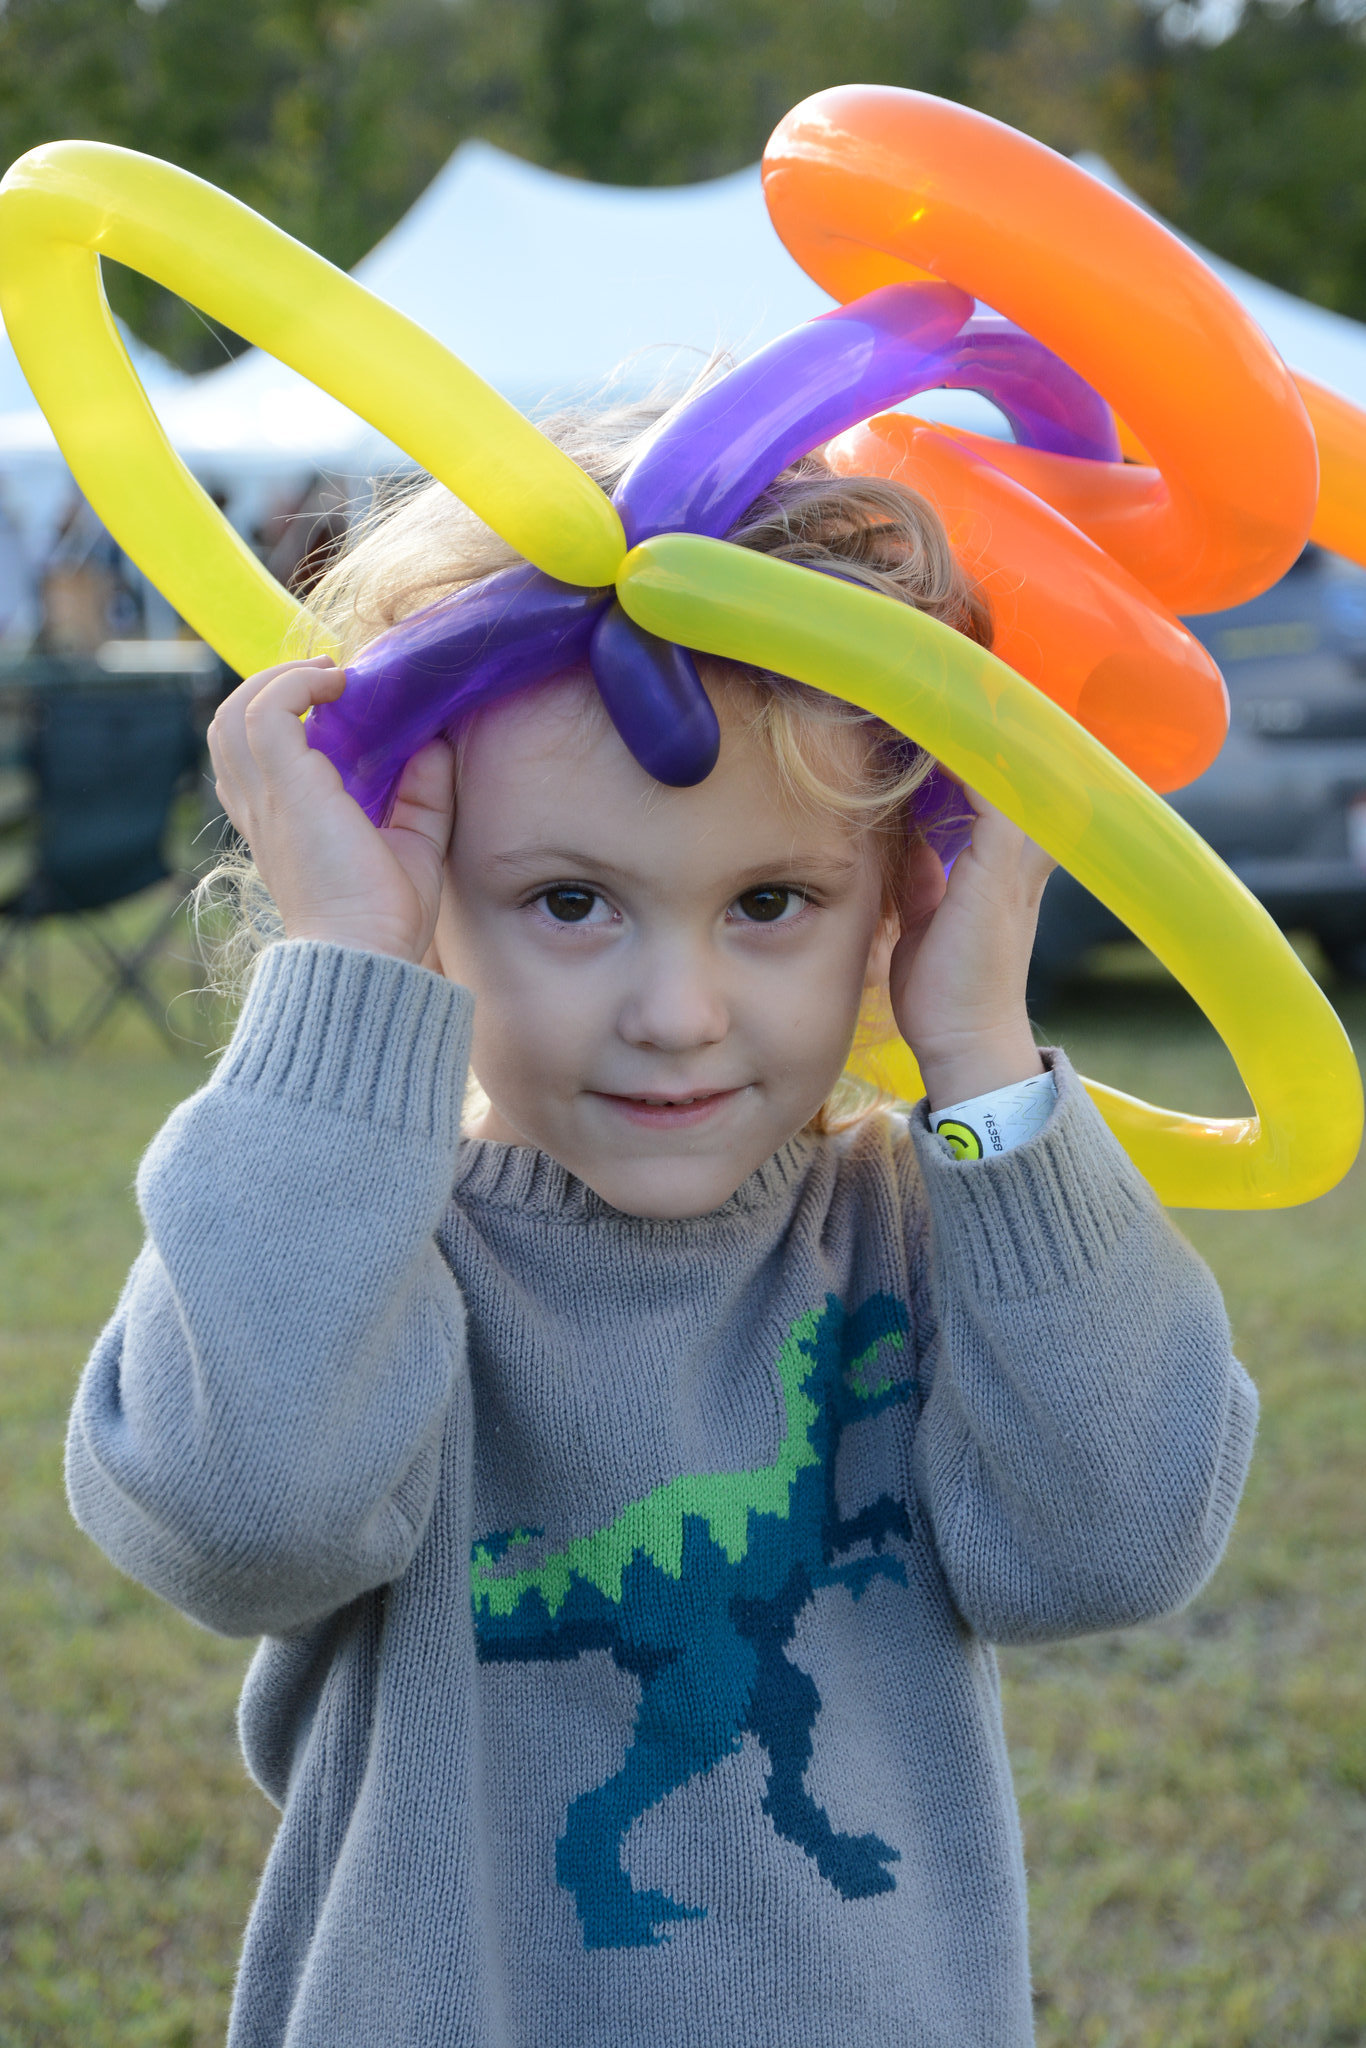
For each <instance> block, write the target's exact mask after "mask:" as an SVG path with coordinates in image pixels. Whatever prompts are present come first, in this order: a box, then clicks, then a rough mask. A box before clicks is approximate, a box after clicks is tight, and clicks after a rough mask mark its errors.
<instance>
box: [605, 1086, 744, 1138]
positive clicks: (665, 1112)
mask: <svg viewBox="0 0 1366 2048" xmlns="http://www.w3.org/2000/svg"><path fill="white" fill-rule="evenodd" d="M742 1092H743V1091H742V1090H741V1089H739V1088H699V1089H692V1090H687V1091H685V1090H683V1089H679V1090H678V1091H677V1092H676V1093H673V1094H665V1093H663V1092H662V1091H660V1092H651V1093H648V1094H641V1095H616V1094H609V1093H607V1092H606V1091H605V1090H604V1091H600V1092H599V1093H598V1100H599V1101H600V1102H605V1103H606V1104H607V1105H608V1107H609V1108H610V1109H612V1110H614V1111H615V1112H616V1114H617V1115H619V1116H622V1117H624V1118H625V1119H626V1120H627V1122H629V1123H633V1124H635V1125H636V1126H637V1127H638V1128H642V1129H647V1130H679V1129H684V1128H688V1127H690V1126H693V1125H696V1124H701V1123H705V1122H706V1121H707V1120H708V1118H710V1117H714V1116H719V1115H720V1114H721V1112H722V1111H723V1110H724V1109H725V1108H726V1106H727V1105H728V1104H729V1103H732V1102H734V1101H735V1100H736V1099H737V1098H738V1097H739V1096H740V1095H741V1093H742Z"/></svg>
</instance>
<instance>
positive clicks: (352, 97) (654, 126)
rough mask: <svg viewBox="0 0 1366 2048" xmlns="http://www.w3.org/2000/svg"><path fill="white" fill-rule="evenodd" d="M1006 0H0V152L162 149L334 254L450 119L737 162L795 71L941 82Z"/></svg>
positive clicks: (691, 159)
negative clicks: (798, 0)
mask: <svg viewBox="0 0 1366 2048" xmlns="http://www.w3.org/2000/svg"><path fill="white" fill-rule="evenodd" d="M1025 4H1026V0H821V4H817V5H801V4H796V5H794V4H793V0H232V4H231V6H225V5H224V4H223V0H159V4H152V0H143V4H141V5H139V4H137V0H8V4H7V5H6V4H5V0H0V162H9V161H11V160H12V159H13V158H14V157H16V156H18V155H19V154H20V153H21V152H22V151H23V150H25V149H28V148H31V147H32V146H33V145H34V144H35V143H38V142H43V141H47V140H50V139H51V138H53V137H55V136H73V135H74V136H87V137H91V138H94V139H96V140H100V141H107V142H117V143H123V144H125V145H127V146H129V147H132V148H136V149H144V150H148V151H150V152H151V153H152V154H153V155H156V156H164V157H167V158H169V159H170V160H171V161H172V162H174V163H178V164H181V165H183V166H184V167H185V168H186V169H188V170H192V171H195V172H197V173H198V174H199V175H200V176H201V177H205V178H209V179H211V180H212V181H213V182H214V183H215V184H218V185H221V186H223V187H224V188H225V189H226V190H227V191H229V192H233V193H235V194H236V195H237V196H238V197H239V198H241V199H244V200H245V201H246V202H247V203H248V204H249V205H251V206H255V207H257V208H259V209H260V211H261V212H263V213H265V214H266V215H268V216H269V218H270V219H272V220H274V221H276V222H278V223H279V225H280V226H281V227H284V228H286V229H288V230H289V232H290V233H291V234H295V235H298V236H299V237H300V238H301V239H302V240H304V241H306V242H309V243H310V244H311V245H312V246H313V247H315V248H317V249H321V250H322V251H323V253H324V254H325V255H327V256H329V257H331V258H332V260H333V261H334V262H337V263H340V264H343V265H349V264H352V263H354V262H355V261H356V260H357V259H358V258H359V257H360V256H362V255H363V254H364V253H365V251H366V250H367V249H368V248H370V247H371V246H372V245H373V243H374V242H375V241H377V240H378V238H379V237H380V235H381V234H383V233H384V231H385V230H386V229H387V228H389V227H391V226H392V225H393V223H394V222H395V221H396V220H397V219H398V218H399V216H400V215H401V214H402V212H403V211H404V209H405V208H406V207H407V206H408V205H410V204H411V202H412V201H413V200H414V199H415V198H416V197H417V195H418V193H419V192H420V191H421V190H422V189H423V187H424V185H426V183H427V182H428V180H429V179H430V178H431V177H432V176H433V175H434V173H435V172H436V171H437V170H438V169H439V168H440V166H441V165H442V164H443V163H444V162H445V160H446V158H447V156H448V155H449V154H450V152H451V150H452V149H453V148H454V147H455V146H456V144H457V143H458V142H459V141H460V140H461V139H462V138H463V137H464V136H466V135H471V134H478V135H483V136H485V137H487V138H489V139H490V140H492V141H495V142H500V143H502V144H503V145H504V146H505V147H507V148H510V149H513V150H516V151H517V152H518V153H520V154H521V155H523V156H526V157H529V158H531V159H532V160H533V161H536V162H539V163H544V164H548V165H550V166H552V167H554V168H557V169H562V170H566V171H570V172H573V173H576V174H578V175H581V176H584V177H590V178H594V179H599V180H603V181H606V182H609V183H611V182H618V183H628V184H668V183H674V182H679V181H683V180H687V179H690V178H702V177H708V176H713V175H718V174H720V173H722V172H725V171H730V170H735V169H738V168H739V166H741V165H742V164H746V163H752V162H753V161H754V159H755V157H757V156H758V154H759V152H760V150H761V149H762V147H763V144H764V140H765V137H766V136H767V134H768V132H769V130H770V128H771V127H772V126H773V124H774V122H775V121H776V120H777V119H778V118H779V116H780V115H781V114H782V113H783V112H784V111H785V110H786V108H787V107H789V106H790V105H792V104H793V102H794V101H796V100H798V99H801V98H802V97H803V96H804V95H805V94H807V93H809V92H813V91H816V90H817V89H818V88H819V87H821V86H823V85H827V84H830V83H831V82H832V81H834V80H838V79H842V78H851V77H854V78H858V77H864V78H871V79H878V80H886V81H888V82H892V83H898V84H909V85H920V86H924V87H926V88H927V89H928V90H930V91H932V92H947V93H951V94H953V93H957V94H961V93H962V91H963V89H964V85H965V81H966V78H967V68H968V64H969V61H970V59H971V57H972V54H973V52H974V51H975V50H977V49H979V48H981V47H983V46H984V45H989V44H991V43H993V42H996V41H999V40H1000V39H1001V37H1002V36H1003V35H1004V34H1006V33H1007V32H1008V31H1009V30H1011V29H1012V28H1013V27H1014V26H1015V25H1016V24H1017V23H1018V22H1019V21H1020V20H1021V18H1022V16H1023V12H1024V7H1025ZM110 296H111V298H112V299H113V300H114V302H115V304H116V307H117V309H118V310H119V311H121V312H122V313H124V314H125V316H126V317H127V318H128V319H129V320H130V322H131V324H132V325H133V327H134V328H135V329H136V330H137V331H138V333H140V334H141V335H142V336H143V337H144V339H146V340H148V341H150V342H151V343H152V344H153V346H155V347H158V348H160V349H162V350H163V351H164V352H165V353H166V354H168V355H170V356H171V357H173V358H174V359H175V360H176V361H178V362H180V363H182V364H183V365H185V367H187V368H192V369H198V368H203V367H205V366H207V365H208V364H210V363H212V362H214V361H217V360H220V359H221V357H222V354H223V351H224V349H225V348H228V349H231V348H233V347H235V346H238V345H239V344H238V343H237V342H236V339H235V337H232V336H229V335H222V334H217V333H215V332H214V331H213V330H211V329H210V327H209V325H208V323H207V322H205V321H204V320H202V319H201V318H200V317H199V315H198V314H196V313H193V312H192V311H191V310H190V309H189V308H187V307H185V306H183V305H181V303H180V302H179V301H178V300H175V299H173V298H172V297H170V295H169V294H167V293H165V292H162V291H160V290H159V289H158V288H157V287H156V286H154V285H152V284H150V283H149V282H148V281H147V280H146V279H143V278H138V277H134V276H132V275H129V274H126V273H124V274H119V273H115V272H112V269H111V278H110Z"/></svg>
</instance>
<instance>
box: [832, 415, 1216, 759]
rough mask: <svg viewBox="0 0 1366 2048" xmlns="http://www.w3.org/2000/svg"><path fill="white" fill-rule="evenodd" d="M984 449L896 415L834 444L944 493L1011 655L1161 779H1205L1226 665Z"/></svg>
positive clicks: (955, 531) (846, 456) (852, 463)
mask: <svg viewBox="0 0 1366 2048" xmlns="http://www.w3.org/2000/svg"><path fill="white" fill-rule="evenodd" d="M980 447H988V448H992V449H993V450H994V448H995V443H992V442H985V443H982V442H979V441H978V439H977V437H976V436H975V435H974V436H971V437H969V436H965V435H958V434H955V433H953V432H952V430H950V429H946V428H942V427H938V428H936V427H927V426H925V425H923V424H922V423H921V422H920V421H918V420H914V419H908V418H907V417H906V416H905V415H904V414H902V413H887V414H884V415H883V417H882V418H880V419H876V420H869V421H867V422H866V423H865V424H864V425H863V426H861V427H856V428H854V430H853V431H852V432H851V433H848V434H842V435H841V436H840V437H839V439H838V440H836V441H832V442H830V444H829V445H828V447H827V448H826V451H825V453H826V459H827V461H829V462H830V464H831V465H832V467H833V468H835V469H837V470H839V471H841V472H842V473H844V474H848V475H851V476H868V475H875V476H890V477H895V478H896V479H897V480H898V481H899V482H901V483H907V484H910V485H911V486H912V487H913V488H914V489H916V490H918V491H921V492H923V493H924V495H925V496H926V497H927V498H929V499H931V500H932V502H933V503H934V505H935V506H936V507H937V509H938V511H939V513H940V515H941V517H942V518H943V520H944V524H945V526H946V527H947V529H948V535H949V541H950V543H951V545H952V547H953V550H954V553H955V554H956V555H957V557H958V559H959V561H960V562H961V563H962V564H963V566H964V568H965V569H967V570H968V572H969V573H970V574H971V575H972V576H973V577H974V578H975V580H976V581H977V582H978V584H979V585H980V586H981V588H982V590H983V591H984V593H985V595H986V596H987V598H988V599H989V600H990V604H991V613H992V620H993V624H994V627H995V635H994V638H993V641H992V646H993V648H994V651H995V652H996V653H997V654H999V655H1000V657H1001V659H1002V661H1005V662H1008V663H1009V664H1010V666H1011V668H1013V669H1016V670H1017V671H1018V672H1019V674H1020V675H1022V676H1025V677H1026V678H1027V679H1028V680H1029V681H1030V682H1031V683H1035V684H1037V686H1038V687H1039V689H1041V690H1042V691H1043V692H1044V693H1045V695H1046V696H1049V697H1051V698H1052V699H1053V702H1054V703H1055V704H1060V705H1061V706H1062V708H1063V710H1064V711H1070V712H1071V714H1072V716H1073V717H1074V718H1075V719H1077V720H1078V722H1079V723H1080V724H1082V725H1084V726H1085V727H1086V729H1087V731H1088V732H1090V733H1093V734H1094V735H1095V737H1096V738H1097V739H1098V740H1100V741H1101V743H1102V745H1104V746H1107V747H1108V748H1109V749H1110V752H1111V753H1112V754H1117V755H1118V756H1119V758H1120V760H1121V761H1123V763H1124V765H1125V767H1126V768H1132V769H1133V771H1134V773H1135V775H1138V776H1141V777H1142V779H1143V781H1144V782H1146V783H1147V784H1148V785H1149V787H1150V788H1152V789H1159V790H1170V789H1180V788H1182V787H1183V786H1184V784H1186V783H1187V782H1192V781H1194V779H1195V777H1196V776H1197V775H1200V774H1203V772H1204V770H1205V769H1206V768H1207V767H1208V766H1209V764H1210V762H1211V761H1212V760H1213V759H1214V757H1215V755H1216V754H1217V753H1218V751H1219V748H1220V747H1221V745H1222V744H1223V741H1224V736H1225V734H1226V732H1227V731H1228V696H1227V693H1226V692H1225V689H1224V681H1223V677H1222V676H1221V675H1220V673H1219V670H1218V669H1217V667H1216V666H1215V664H1214V661H1213V660H1212V658H1211V657H1210V655H1209V654H1208V653H1207V652H1206V651H1205V649H1204V648H1203V647H1202V646H1201V645H1200V642H1199V641H1198V640H1197V639H1196V638H1195V636H1194V634H1193V633H1190V632H1188V631H1187V630H1186V628H1185V627H1184V626H1183V625H1182V623H1181V621H1180V620H1179V619H1178V618H1177V617H1175V615H1174V614H1173V613H1171V612H1169V611H1168V610H1167V609H1166V608H1165V606H1163V605H1160V604H1158V603H1157V602H1156V600H1155V599H1154V598H1153V597H1152V596H1151V595H1150V593H1149V592H1148V591H1146V590H1145V589H1144V588H1143V586H1142V584H1141V583H1139V582H1138V581H1137V579H1136V578H1135V577H1133V576H1131V575H1130V574H1129V573H1128V571H1127V570H1125V569H1122V568H1120V566H1119V565H1118V563H1116V562H1114V561H1112V560H1111V558H1110V557H1109V556H1108V555H1107V554H1106V553H1105V552H1104V551H1103V550H1102V549H1101V548H1099V547H1098V546H1097V545H1096V543H1095V542H1094V541H1093V540H1088V539H1087V537H1086V535H1085V534H1084V533H1083V532H1079V531H1078V528H1077V526H1074V525H1072V524H1070V523H1069V522H1068V520H1066V519H1065V518H1063V517H1062V515H1061V514H1060V513H1059V512H1056V511H1054V510H1053V508H1052V507H1051V506H1050V505H1049V504H1047V503H1046V502H1045V501H1044V499H1043V498H1042V497H1036V496H1035V495H1034V493H1033V492H1032V491H1029V490H1027V489H1026V488H1025V487H1024V486H1023V485H1022V484H1021V483H1017V482H1016V481H1015V480H1014V478H1012V477H1010V476H1007V475H1005V474H1004V473H1003V468H1001V467H997V466H996V465H995V464H994V463H993V462H991V461H988V460H986V459H985V458H984V457H983V456H982V455H981V454H980V453H979V452H978V449H979V448H980ZM1050 459H1051V460H1053V461H1054V462H1058V461H1062V460H1064V459H1065V458H1063V457H1060V456H1054V457H1052V458H1050ZM1068 466H1069V467H1070V468H1072V469H1082V470H1085V469H1090V468H1096V469H1104V468H1109V467H1110V465H1109V464H1108V463H1107V464H1102V463H1083V462H1077V461H1069V464H1068Z"/></svg>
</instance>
